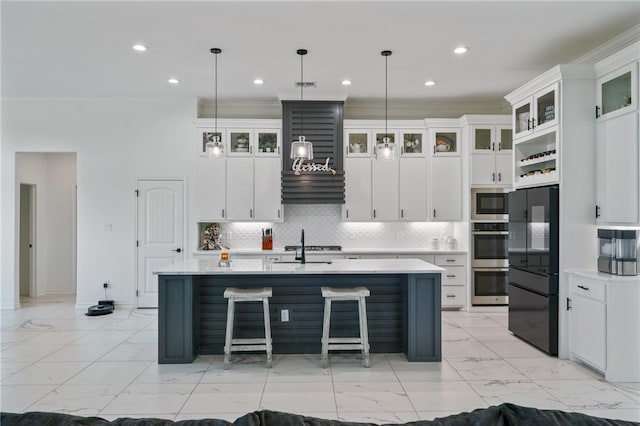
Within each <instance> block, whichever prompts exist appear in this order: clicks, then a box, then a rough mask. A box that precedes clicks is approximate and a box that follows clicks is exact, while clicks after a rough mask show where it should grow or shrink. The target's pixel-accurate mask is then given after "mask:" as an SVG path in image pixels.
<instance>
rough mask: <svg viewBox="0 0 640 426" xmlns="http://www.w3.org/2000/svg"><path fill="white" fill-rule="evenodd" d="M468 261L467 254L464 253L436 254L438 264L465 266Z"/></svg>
mask: <svg viewBox="0 0 640 426" xmlns="http://www.w3.org/2000/svg"><path fill="white" fill-rule="evenodd" d="M466 263H467V256H466V255H464V254H438V255H436V265H438V266H451V265H455V266H464V265H465V264H466Z"/></svg>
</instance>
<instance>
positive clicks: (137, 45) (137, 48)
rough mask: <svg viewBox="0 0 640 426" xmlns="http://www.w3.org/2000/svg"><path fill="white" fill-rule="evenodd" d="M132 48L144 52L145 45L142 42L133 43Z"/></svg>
mask: <svg viewBox="0 0 640 426" xmlns="http://www.w3.org/2000/svg"><path fill="white" fill-rule="evenodd" d="M133 50H136V51H138V52H144V51H146V50H147V46H145V45H144V44H134V45H133Z"/></svg>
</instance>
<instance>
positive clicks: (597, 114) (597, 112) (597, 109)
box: [596, 105, 600, 118]
mask: <svg viewBox="0 0 640 426" xmlns="http://www.w3.org/2000/svg"><path fill="white" fill-rule="evenodd" d="M596 118H600V107H599V106H598V105H596Z"/></svg>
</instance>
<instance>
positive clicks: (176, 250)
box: [171, 247, 182, 253]
mask: <svg viewBox="0 0 640 426" xmlns="http://www.w3.org/2000/svg"><path fill="white" fill-rule="evenodd" d="M171 251H175V252H178V253H180V252H182V249H181V248H179V247H178V248H177V249H175V250H171Z"/></svg>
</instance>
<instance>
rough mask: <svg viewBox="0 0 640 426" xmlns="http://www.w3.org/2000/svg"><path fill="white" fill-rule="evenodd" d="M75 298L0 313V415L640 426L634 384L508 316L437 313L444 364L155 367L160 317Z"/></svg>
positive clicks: (206, 361)
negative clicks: (513, 416) (513, 326)
mask: <svg viewBox="0 0 640 426" xmlns="http://www.w3.org/2000/svg"><path fill="white" fill-rule="evenodd" d="M84 312H85V311H84V310H83V311H79V310H75V309H74V303H73V300H72V299H69V298H67V299H66V300H65V298H60V297H57V298H49V299H45V300H44V301H42V300H27V301H25V302H23V307H22V308H21V309H19V310H16V311H1V312H0V315H1V317H0V319H1V322H0V327H1V329H0V372H1V375H0V410H1V411H10V412H25V411H54V412H62V413H69V414H76V415H84V416H100V417H103V418H106V419H115V418H118V417H124V416H127V417H158V418H166V419H171V420H185V419H199V418H222V419H227V420H230V421H232V420H235V419H236V418H238V417H240V416H242V415H244V414H246V413H247V412H251V411H255V410H260V409H270V410H278V411H286V412H293V413H298V414H303V415H309V416H316V417H322V418H328V419H339V420H348V421H354V422H355V421H361V422H372V423H404V422H409V421H415V420H421V419H424V420H430V419H434V418H437V417H443V416H447V415H450V414H455V413H459V412H461V411H471V410H474V409H476V408H483V407H488V406H491V405H497V404H500V403H503V402H513V403H516V404H520V405H526V406H531V407H536V408H541V409H561V410H564V411H569V412H573V411H575V412H582V413H586V414H590V415H593V416H598V417H606V418H612V419H624V420H631V421H637V422H640V383H624V384H623V383H618V384H617V383H609V382H606V381H604V380H603V378H602V376H600V375H598V374H597V373H596V372H594V371H593V370H590V369H589V368H586V367H585V366H582V365H580V364H577V363H574V362H571V361H567V360H560V359H557V358H553V357H549V356H547V355H546V354H544V353H542V352H540V351H539V350H537V349H536V348H534V347H532V346H530V345H528V344H527V343H524V342H522V341H521V340H519V339H517V338H516V337H514V336H513V335H512V334H511V333H510V332H509V331H508V330H507V327H506V319H507V318H506V316H507V314H506V313H478V312H459V311H445V312H443V314H442V319H443V321H442V340H443V341H442V354H443V361H442V362H441V363H409V362H407V361H406V359H405V358H404V356H403V355H402V354H373V355H372V357H371V368H369V369H366V368H363V367H362V365H361V362H360V360H359V359H358V356H357V354H355V353H354V354H344V355H343V354H332V355H330V367H329V368H327V369H322V368H320V355H319V354H318V355H278V354H274V359H273V368H272V369H267V368H266V367H265V363H264V356H262V355H250V356H242V355H234V356H233V365H232V368H231V369H230V370H224V369H223V362H222V357H221V356H200V357H198V359H197V360H196V362H194V363H193V364H183V365H158V364H157V362H156V355H157V348H156V342H157V312H156V311H155V310H127V309H117V310H116V312H115V313H113V314H111V315H106V316H101V317H87V316H85V315H84Z"/></svg>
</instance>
